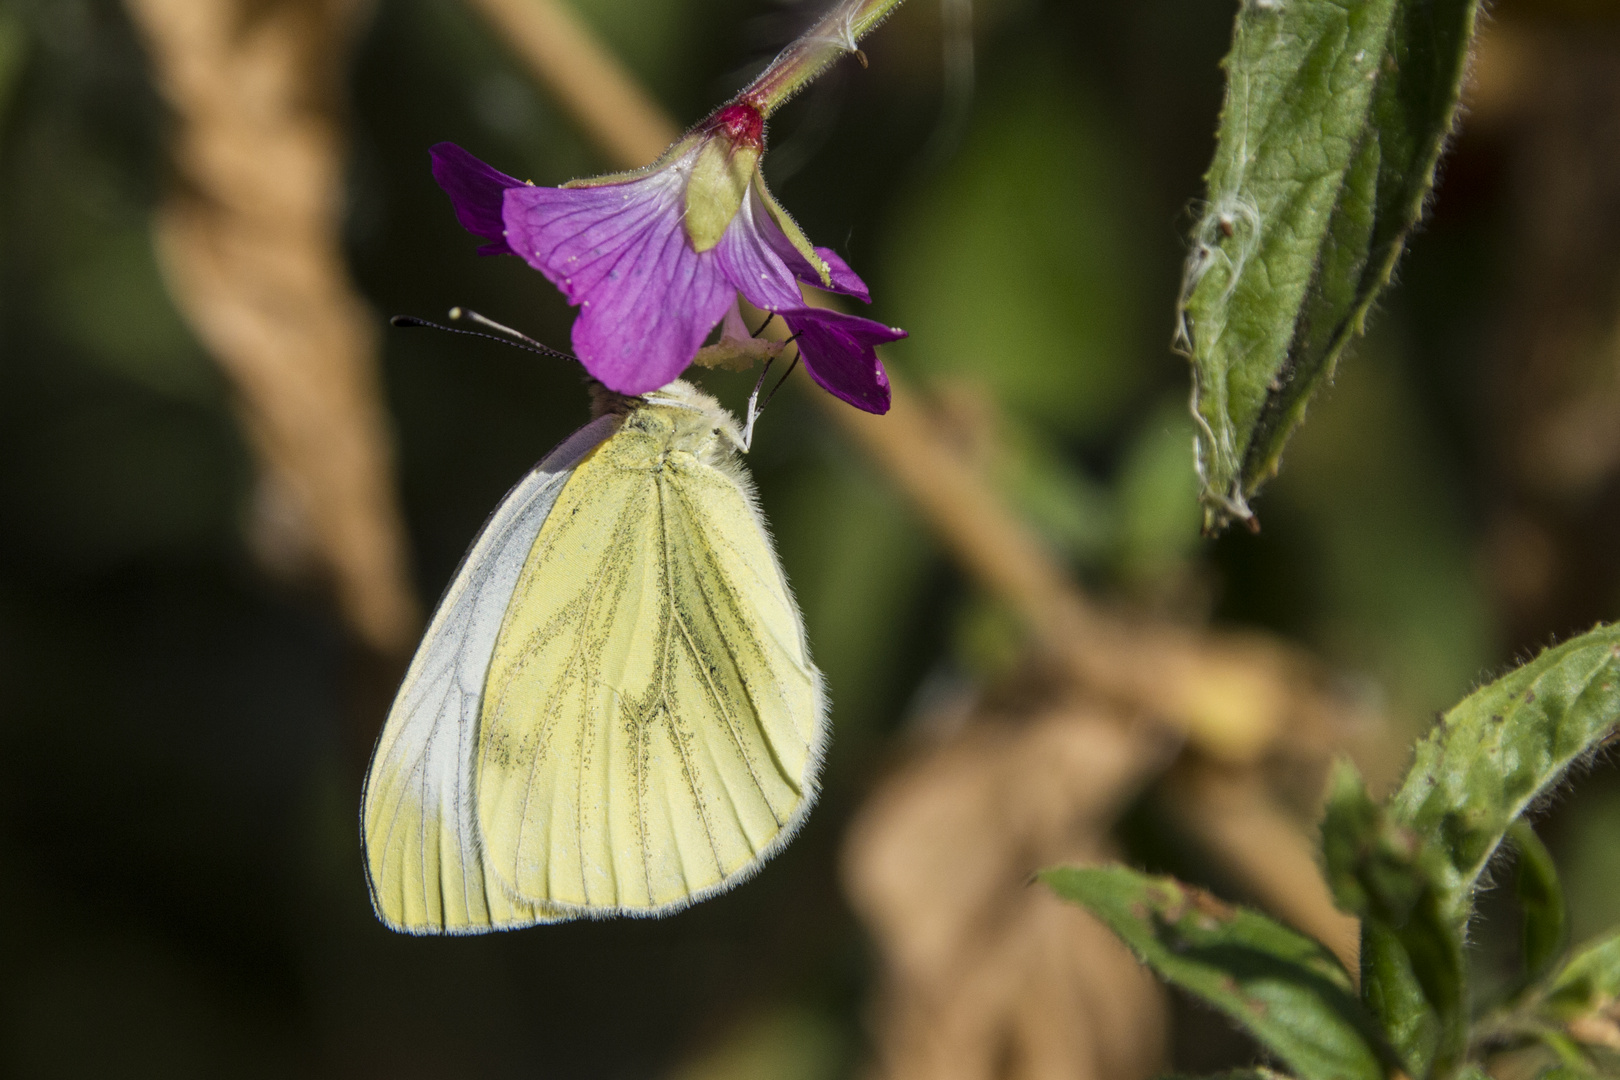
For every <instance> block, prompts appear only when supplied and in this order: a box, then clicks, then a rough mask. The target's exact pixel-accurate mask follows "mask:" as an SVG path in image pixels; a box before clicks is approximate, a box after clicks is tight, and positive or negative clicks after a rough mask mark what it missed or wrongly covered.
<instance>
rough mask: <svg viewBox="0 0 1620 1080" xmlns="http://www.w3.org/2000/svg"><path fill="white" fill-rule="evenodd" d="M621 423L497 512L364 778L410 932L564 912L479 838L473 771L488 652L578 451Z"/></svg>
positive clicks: (383, 857)
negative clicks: (491, 871) (541, 900)
mask: <svg viewBox="0 0 1620 1080" xmlns="http://www.w3.org/2000/svg"><path fill="white" fill-rule="evenodd" d="M615 425H616V420H614V419H613V418H604V419H602V420H598V421H594V422H593V423H591V424H589V425H587V426H586V427H585V428H582V429H581V430H580V431H579V432H577V433H576V434H575V435H574V436H573V437H572V438H570V439H569V440H568V441H566V442H565V443H564V444H563V445H562V446H560V447H558V448H557V450H556V451H554V452H553V453H552V454H550V455H548V456H547V458H546V459H545V460H544V461H542V462H541V463H540V465H538V466H537V467H536V468H535V469H534V470H533V471H532V472H530V473H529V475H528V476H526V477H524V478H523V480H522V481H520V482H519V483H518V485H517V486H516V487H515V488H513V489H512V491H511V492H510V493H509V494H508V495H507V497H506V498H505V500H503V501H502V503H501V505H500V506H499V507H498V508H497V509H496V511H495V513H494V514H492V515H491V516H490V519H489V521H488V522H487V523H486V524H485V526H484V528H483V530H482V531H481V532H480V534H479V536H478V539H477V540H475V541H474V543H473V546H472V548H471V549H470V550H469V551H468V553H467V556H466V558H465V559H463V561H462V565H461V567H460V568H459V569H458V570H457V572H456V574H455V576H454V578H453V579H452V581H451V585H450V588H449V589H448V590H447V591H446V593H445V596H444V598H443V600H441V601H440V603H439V608H438V610H437V611H436V612H435V613H434V616H433V620H432V622H431V623H430V624H429V626H428V630H427V633H426V634H425V635H424V636H423V639H422V644H421V646H420V648H419V649H418V650H417V653H416V657H415V658H414V659H413V660H412V662H411V666H410V669H409V670H408V671H407V673H406V675H405V680H404V683H403V684H402V685H401V687H400V691H399V694H398V695H397V697H396V698H395V701H394V705H393V708H392V709H391V710H390V711H389V715H388V720H387V723H386V724H385V725H384V728H383V732H382V735H381V737H380V738H379V739H378V742H377V747H376V750H375V751H374V752H373V755H372V764H371V769H370V772H369V774H368V776H367V779H366V791H365V798H364V811H363V829H364V834H365V847H366V861H367V872H368V877H369V880H370V884H371V893H372V901H373V904H374V905H375V907H376V909H377V913H378V915H379V916H380V917H381V918H382V919H383V921H384V922H386V923H387V924H388V925H389V926H392V927H393V928H395V929H397V930H404V931H408V932H411V933H477V932H480V931H485V930H493V929H503V928H510V927H517V926H529V925H533V924H534V923H539V922H550V921H554V920H555V919H558V918H564V917H566V916H564V915H563V914H562V913H560V912H556V911H552V910H549V909H545V908H543V907H541V906H537V905H533V904H529V903H526V902H523V901H519V900H516V899H514V898H512V897H511V896H510V895H509V894H508V893H507V892H506V891H505V890H503V889H501V888H500V887H499V886H498V885H497V884H496V883H495V881H494V880H493V879H492V878H490V877H489V876H488V875H487V873H486V869H485V865H484V861H483V857H482V853H481V850H480V847H479V841H478V829H477V800H476V797H475V794H474V789H475V786H476V776H475V772H474V766H475V760H476V749H477V740H478V732H479V727H478V724H479V713H480V706H481V701H482V693H483V684H484V679H485V676H486V673H487V671H488V667H489V658H490V655H491V653H492V652H493V651H494V648H495V640H496V637H497V635H498V633H499V630H500V625H501V621H502V619H503V618H504V616H505V613H506V609H507V606H508V601H509V599H510V597H511V594H512V590H513V587H514V586H515V585H516V583H517V580H518V577H519V575H520V573H521V572H522V569H523V566H524V563H525V561H526V559H527V558H528V555H529V552H530V550H531V549H532V547H533V545H534V540H535V537H536V536H537V535H538V534H539V532H540V529H541V526H542V524H543V523H544V522H545V520H546V518H547V516H548V514H549V513H550V511H551V509H552V507H553V504H554V503H555V501H556V499H557V496H558V494H559V493H560V492H561V491H562V490H563V488H564V486H565V484H566V483H567V481H568V479H569V476H570V475H571V472H572V470H573V468H574V466H575V465H576V464H577V462H578V460H579V459H580V457H581V456H582V455H583V454H584V453H585V452H587V451H588V450H589V449H590V448H591V447H593V446H595V445H596V444H597V443H599V442H600V441H601V440H602V438H603V437H604V436H605V435H607V434H608V433H609V432H610V431H611V430H612V429H613V427H614V426H615Z"/></svg>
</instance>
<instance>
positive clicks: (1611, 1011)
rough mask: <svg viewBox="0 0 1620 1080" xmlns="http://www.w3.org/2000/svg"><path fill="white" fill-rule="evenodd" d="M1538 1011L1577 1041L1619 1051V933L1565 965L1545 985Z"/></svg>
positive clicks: (1589, 947) (1617, 931)
mask: <svg viewBox="0 0 1620 1080" xmlns="http://www.w3.org/2000/svg"><path fill="white" fill-rule="evenodd" d="M1541 1011H1542V1013H1543V1014H1544V1015H1546V1016H1547V1018H1548V1019H1550V1020H1551V1021H1553V1022H1555V1023H1557V1024H1559V1025H1560V1026H1561V1027H1562V1028H1563V1030H1564V1031H1566V1032H1568V1033H1569V1035H1570V1036H1571V1037H1572V1038H1574V1039H1576V1040H1579V1041H1581V1042H1585V1043H1590V1044H1594V1045H1599V1046H1606V1047H1608V1048H1609V1049H1611V1050H1620V930H1615V931H1611V932H1610V933H1609V934H1608V935H1607V936H1605V937H1602V938H1599V939H1598V940H1597V941H1596V942H1593V943H1592V944H1590V945H1588V946H1587V947H1585V948H1583V949H1581V950H1580V951H1579V952H1578V953H1576V954H1575V956H1574V957H1572V958H1571V959H1570V961H1569V963H1567V964H1565V965H1564V968H1563V970H1561V971H1560V972H1559V973H1558V974H1557V975H1556V976H1554V977H1553V979H1552V980H1551V982H1550V983H1549V984H1548V987H1547V993H1546V995H1545V996H1544V997H1543V998H1542V1007H1541Z"/></svg>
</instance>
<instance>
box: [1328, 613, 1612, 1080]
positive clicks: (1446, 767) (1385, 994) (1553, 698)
mask: <svg viewBox="0 0 1620 1080" xmlns="http://www.w3.org/2000/svg"><path fill="white" fill-rule="evenodd" d="M1617 718H1620V628H1616V627H1599V628H1598V629H1596V630H1593V631H1591V632H1589V633H1587V634H1584V635H1582V636H1581V637H1578V638H1575V639H1574V640H1572V641H1568V642H1565V643H1564V644H1563V645H1560V646H1558V647H1556V648H1553V649H1548V650H1546V651H1545V652H1543V653H1542V654H1541V655H1540V656H1538V657H1537V658H1536V659H1535V660H1533V661H1531V662H1530V663H1528V664H1526V665H1524V666H1523V667H1521V668H1519V669H1517V670H1515V671H1513V672H1510V673H1509V674H1508V675H1506V676H1504V677H1503V678H1501V679H1498V680H1497V681H1496V682H1494V683H1491V684H1490V685H1488V686H1485V687H1482V688H1481V689H1479V690H1476V691H1475V692H1474V693H1473V694H1470V695H1469V696H1468V697H1467V698H1465V699H1464V700H1463V701H1462V703H1461V704H1459V705H1457V706H1456V707H1455V708H1453V709H1452V710H1451V711H1450V712H1448V713H1446V714H1445V715H1444V716H1443V717H1441V719H1440V723H1439V724H1438V725H1437V726H1436V728H1435V730H1434V731H1433V732H1431V733H1430V734H1429V735H1428V736H1427V737H1425V738H1424V739H1423V740H1422V741H1421V742H1419V744H1418V747H1417V752H1416V755H1415V758H1414V762H1413V765H1412V769H1411V771H1410V772H1409V773H1408V774H1407V777H1406V779H1405V781H1404V782H1403V783H1402V785H1401V787H1400V789H1399V790H1398V791H1397V792H1396V793H1395V795H1394V796H1393V797H1392V798H1391V800H1390V803H1389V806H1388V809H1387V811H1386V812H1385V814H1384V818H1385V820H1384V821H1383V823H1382V824H1378V825H1376V827H1374V825H1372V824H1369V823H1370V822H1376V820H1377V818H1378V813H1377V808H1376V807H1374V806H1373V805H1372V804H1371V803H1370V801H1368V800H1366V799H1365V794H1364V793H1362V794H1360V795H1356V794H1355V792H1354V791H1353V790H1352V786H1351V783H1350V781H1349V780H1346V779H1344V776H1343V774H1341V777H1340V779H1339V780H1338V781H1336V786H1335V795H1334V798H1333V802H1332V805H1331V806H1330V810H1329V820H1328V822H1326V823H1325V824H1324V826H1323V846H1324V850H1325V852H1326V854H1327V858H1328V863H1329V876H1330V878H1331V879H1333V882H1334V885H1335V891H1336V894H1338V895H1339V896H1340V899H1341V902H1342V903H1346V906H1348V907H1350V908H1351V909H1352V910H1356V908H1355V903H1354V901H1355V897H1353V896H1350V895H1348V894H1346V893H1344V892H1343V891H1342V890H1343V889H1344V885H1343V879H1344V873H1343V871H1342V870H1340V869H1336V867H1339V866H1342V865H1344V862H1343V861H1342V860H1343V854H1342V850H1341V852H1340V854H1339V855H1336V854H1335V850H1336V849H1335V845H1340V847H1341V849H1342V846H1343V844H1344V841H1343V840H1342V839H1341V837H1340V834H1341V832H1342V833H1343V835H1344V836H1349V837H1361V838H1365V837H1368V836H1374V837H1378V838H1380V839H1379V840H1378V844H1381V845H1384V847H1383V848H1379V847H1377V846H1376V845H1375V847H1374V848H1373V850H1374V851H1384V852H1385V853H1386V854H1385V855H1381V856H1380V858H1381V859H1383V858H1386V857H1387V853H1388V852H1396V853H1398V852H1399V851H1400V850H1402V846H1403V845H1407V846H1408V847H1409V849H1410V851H1411V852H1412V858H1411V860H1410V861H1411V865H1412V866H1413V868H1414V869H1416V870H1419V871H1421V873H1422V876H1423V877H1424V879H1425V880H1426V882H1427V887H1428V888H1429V889H1431V890H1432V891H1431V892H1430V893H1429V894H1428V898H1427V899H1425V900H1424V901H1423V902H1422V903H1414V906H1413V907H1412V908H1411V910H1412V911H1413V912H1414V914H1415V915H1417V916H1420V917H1421V918H1422V919H1424V920H1425V921H1427V920H1429V919H1431V918H1437V919H1438V920H1439V922H1440V923H1441V924H1443V925H1444V926H1445V927H1447V928H1449V935H1446V936H1445V937H1444V938H1443V937H1442V935H1440V934H1439V933H1438V931H1436V932H1434V933H1428V934H1419V933H1418V932H1417V930H1416V929H1415V928H1413V927H1407V928H1405V929H1403V928H1401V927H1399V926H1397V925H1395V924H1394V923H1390V922H1387V921H1385V918H1386V917H1387V915H1388V914H1389V913H1388V912H1386V913H1385V915H1384V916H1380V917H1378V918H1374V919H1372V920H1370V921H1369V923H1368V925H1367V926H1366V927H1365V929H1364V933H1363V942H1362V997H1363V999H1364V1000H1365V1001H1366V1002H1367V1003H1368V1005H1369V1007H1371V1008H1372V1010H1373V1012H1374V1013H1375V1014H1376V1015H1377V1016H1378V1017H1379V1019H1380V1020H1382V1021H1383V1022H1384V1024H1385V1027H1386V1030H1387V1031H1388V1033H1389V1037H1390V1041H1391V1042H1392V1043H1393V1044H1394V1046H1395V1048H1396V1050H1397V1051H1399V1052H1400V1053H1401V1054H1402V1055H1403V1056H1404V1057H1405V1058H1406V1059H1407V1061H1408V1063H1409V1065H1410V1066H1412V1067H1413V1074H1414V1075H1419V1074H1422V1073H1425V1072H1427V1071H1428V1069H1429V1067H1431V1066H1432V1067H1434V1068H1436V1069H1443V1068H1445V1067H1449V1065H1450V1064H1453V1063H1455V1062H1456V1061H1457V1060H1458V1057H1457V1055H1458V1054H1459V1053H1460V1049H1459V1035H1460V1032H1459V1030H1458V1028H1457V1026H1456V1018H1457V1017H1459V1016H1460V1015H1461V1013H1460V1012H1458V1013H1448V1012H1447V1011H1446V1009H1447V1008H1448V1006H1447V1005H1446V1001H1445V999H1446V998H1447V997H1448V993H1447V991H1446V988H1445V987H1444V986H1443V985H1441V984H1440V983H1439V982H1436V981H1435V980H1436V979H1438V978H1439V977H1440V975H1441V973H1442V972H1443V971H1445V970H1446V964H1448V963H1449V961H1445V962H1444V963H1442V962H1441V961H1442V959H1443V958H1442V955H1441V954H1442V953H1444V952H1447V951H1449V949H1450V945H1449V944H1446V945H1445V946H1444V948H1440V946H1439V944H1438V943H1440V942H1441V941H1442V940H1447V941H1454V940H1457V939H1460V937H1461V932H1462V927H1463V926H1464V925H1465V924H1466V923H1467V921H1468V917H1469V915H1470V913H1471V911H1472V904H1473V892H1474V887H1475V885H1476V884H1477V882H1478V880H1479V875H1480V873H1481V872H1482V871H1483V870H1484V869H1485V865H1486V863H1487V862H1489V860H1490V858H1491V856H1492V855H1493V854H1494V853H1495V851H1496V849H1497V847H1498V845H1500V844H1501V842H1502V838H1503V837H1504V836H1505V835H1506V833H1507V830H1508V828H1509V826H1511V825H1512V823H1513V822H1514V821H1515V820H1516V819H1517V818H1518V817H1519V815H1520V814H1522V813H1523V812H1524V810H1525V808H1526V807H1527V806H1528V805H1529V804H1530V802H1531V801H1532V800H1534V799H1535V798H1536V796H1537V795H1538V794H1540V793H1541V792H1543V791H1545V790H1546V789H1547V788H1548V787H1549V786H1550V785H1552V784H1553V783H1555V782H1556V781H1557V779H1558V778H1559V777H1560V776H1561V775H1562V774H1563V772H1564V770H1565V769H1567V768H1568V767H1569V765H1570V764H1571V763H1572V762H1574V761H1575V760H1576V759H1577V758H1579V757H1580V756H1581V755H1582V754H1584V753H1586V752H1587V751H1589V750H1590V749H1591V748H1592V747H1594V746H1595V745H1596V744H1597V743H1599V742H1601V741H1602V740H1603V739H1605V738H1607V737H1608V736H1609V735H1610V734H1611V733H1612V732H1613V730H1614V725H1615V722H1616V719H1617ZM1351 779H1353V777H1352V778H1351ZM1359 786H1360V782H1359V780H1357V781H1354V789H1355V790H1357V791H1359ZM1341 801H1342V805H1340V804H1341ZM1336 821H1337V822H1338V824H1335V822H1336ZM1351 826H1354V828H1352V827H1351ZM1355 844H1364V840H1362V839H1358V840H1356V841H1355ZM1352 849H1353V850H1355V851H1359V850H1361V848H1358V847H1355V846H1354V845H1352ZM1358 857H1361V856H1358ZM1383 865H1384V864H1383V863H1382V862H1379V861H1374V863H1373V865H1372V867H1371V868H1370V869H1368V870H1365V871H1362V872H1361V873H1360V876H1359V877H1358V878H1357V881H1358V883H1359V884H1360V885H1361V886H1362V887H1363V888H1368V880H1370V878H1369V875H1371V874H1373V872H1374V871H1377V872H1379V873H1382V872H1383ZM1396 881H1397V884H1398V883H1399V882H1398V879H1396ZM1390 887H1391V888H1394V886H1390ZM1402 887H1405V886H1402ZM1406 895H1409V894H1403V893H1399V892H1398V891H1396V892H1394V893H1392V896H1393V897H1394V899H1396V900H1399V899H1401V898H1402V897H1404V896H1406ZM1431 902H1432V904H1433V907H1432V909H1431V908H1430V907H1429V906H1428V905H1429V904H1430V903H1431ZM1390 903H1393V900H1392V901H1390ZM1394 910H1395V908H1394V907H1392V908H1391V911H1394ZM1414 949H1416V950H1418V952H1417V953H1415V952H1414V951H1413V950H1414ZM1428 949H1437V950H1438V951H1434V952H1432V953H1431V954H1430V955H1429V959H1427V960H1425V959H1422V958H1421V957H1420V956H1419V955H1418V953H1421V952H1423V951H1424V950H1428ZM1458 970H1459V971H1460V968H1459V969H1458ZM1459 980H1460V975H1459ZM1458 985H1459V987H1460V985H1461V984H1460V981H1459V984H1458ZM1458 1007H1459V1008H1460V1005H1459V1006H1458ZM1420 1066H1421V1067H1420Z"/></svg>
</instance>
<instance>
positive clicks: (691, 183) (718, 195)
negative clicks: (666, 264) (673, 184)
mask: <svg viewBox="0 0 1620 1080" xmlns="http://www.w3.org/2000/svg"><path fill="white" fill-rule="evenodd" d="M759 157H760V151H759V148H758V147H752V146H738V145H735V144H734V143H732V142H731V141H730V140H729V139H726V138H723V137H721V136H718V135H715V136H711V137H710V138H709V139H708V141H707V142H705V143H704V144H703V145H702V147H700V148H699V149H698V152H697V158H696V159H695V160H694V161H693V162H692V175H691V176H690V177H689V178H688V179H687V182H686V216H685V217H684V218H682V222H683V224H685V226H686V235H687V238H688V239H690V240H691V241H692V249H693V250H694V251H708V250H709V249H710V248H712V247H714V246H715V245H716V244H718V243H720V238H721V237H722V236H724V235H725V234H726V229H727V228H728V227H729V226H730V225H731V222H732V219H733V218H735V217H736V216H737V211H738V210H741V209H742V202H743V196H744V195H745V194H747V193H748V185H749V184H750V183H751V182H752V181H753V179H754V177H755V176H757V175H758V173H759Z"/></svg>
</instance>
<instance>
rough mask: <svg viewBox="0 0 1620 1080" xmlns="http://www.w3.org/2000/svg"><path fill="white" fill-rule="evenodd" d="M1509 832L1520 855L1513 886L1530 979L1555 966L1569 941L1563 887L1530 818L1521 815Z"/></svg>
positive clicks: (1535, 978)
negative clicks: (1531, 825) (1520, 915)
mask: <svg viewBox="0 0 1620 1080" xmlns="http://www.w3.org/2000/svg"><path fill="white" fill-rule="evenodd" d="M1508 836H1509V837H1510V838H1511V839H1512V841H1513V847H1514V848H1515V849H1516V850H1517V851H1518V855H1519V858H1518V867H1517V870H1516V872H1515V874H1514V886H1515V892H1516V893H1517V894H1518V898H1519V909H1520V911H1521V912H1522V922H1521V924H1520V943H1521V948H1522V951H1523V954H1524V975H1523V978H1524V980H1525V982H1526V983H1531V982H1535V981H1536V980H1538V979H1540V978H1541V977H1542V976H1543V975H1545V974H1547V972H1549V971H1551V970H1552V966H1553V965H1554V964H1555V963H1557V962H1558V958H1559V957H1561V956H1562V955H1563V954H1564V948H1565V947H1566V946H1567V945H1568V944H1569V926H1568V919H1567V913H1566V909H1565V905H1564V888H1563V886H1562V885H1561V884H1560V883H1559V881H1558V867H1557V866H1556V865H1554V863H1553V858H1552V853H1551V852H1549V851H1548V850H1547V846H1546V845H1545V844H1543V843H1542V842H1541V838H1540V837H1538V836H1537V835H1536V830H1535V829H1533V828H1531V827H1530V823H1529V822H1528V821H1526V820H1524V819H1523V818H1519V819H1518V820H1517V821H1515V822H1514V823H1513V824H1512V825H1511V826H1509V827H1508Z"/></svg>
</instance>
